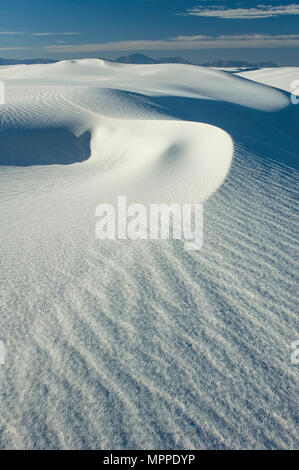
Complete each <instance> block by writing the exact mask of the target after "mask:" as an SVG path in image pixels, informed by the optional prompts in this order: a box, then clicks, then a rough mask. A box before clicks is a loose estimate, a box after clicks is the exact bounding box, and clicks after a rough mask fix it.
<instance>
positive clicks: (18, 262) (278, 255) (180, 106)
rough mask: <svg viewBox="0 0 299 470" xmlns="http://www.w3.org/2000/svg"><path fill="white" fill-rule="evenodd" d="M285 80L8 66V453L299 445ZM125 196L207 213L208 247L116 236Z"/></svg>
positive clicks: (154, 69)
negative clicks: (99, 225)
mask: <svg viewBox="0 0 299 470" xmlns="http://www.w3.org/2000/svg"><path fill="white" fill-rule="evenodd" d="M297 70H298V69H297ZM279 71H280V75H279V74H278V75H279V76H278V75H277V73H278V72H277V70H276V69H275V71H273V75H271V74H270V73H269V74H268V77H267V80H266V79H265V78H264V75H263V71H260V73H261V75H260V76H259V74H258V72H250V73H252V74H253V73H254V75H253V76H250V75H246V77H245V74H243V76H242V77H240V76H235V75H232V74H230V73H225V72H221V71H217V70H213V69H206V68H201V67H195V66H187V65H178V64H176V65H172V64H163V65H160V64H159V65H126V64H116V63H110V62H105V61H102V60H95V59H90V60H77V61H62V62H59V63H55V64H43V65H30V66H9V67H0V79H1V80H3V81H4V82H5V86H6V98H7V101H6V104H5V105H2V106H1V107H0V193H1V202H0V209H1V222H0V225H1V226H0V229H1V245H2V256H1V274H2V276H3V281H4V282H3V284H2V286H1V316H0V339H1V340H2V341H3V342H4V343H5V349H6V361H5V364H4V365H2V366H0V378H1V381H0V383H1V390H0V401H1V411H0V447H1V448H26V449H29V448H33V449H55V448H59V449H63V448H80V449H81V448H82V449H92V448H102V449H116V448H121V449H125V448H129V449H130V448H148V449H163V448H164V449H169V448H175V449H179V448H182V449H191V448H201V449H202V448H205V449H227V448H244V449H245V448H271V449H276V448H283V449H287V448H294V447H296V446H298V434H297V430H296V420H297V415H296V413H297V401H296V399H297V387H298V383H297V376H296V374H297V370H296V366H294V365H293V364H292V363H291V359H290V356H291V342H292V341H293V340H294V339H296V338H297V335H298V320H297V317H296V295H295V294H296V279H297V278H296V275H297V272H298V267H297V265H296V254H297V250H296V228H297V226H298V219H296V186H297V184H298V181H297V179H298V124H299V110H297V107H296V106H294V105H291V104H290V96H289V93H288V92H287V90H288V91H289V89H288V87H287V86H286V83H285V82H286V81H287V80H288V78H286V76H285V74H284V69H281V70H280V69H279ZM285 73H289V72H288V71H285ZM275 74H276V75H275ZM259 82H264V83H259ZM280 82H281V83H282V85H281V87H280V86H279V83H280ZM274 83H275V84H274ZM268 84H269V85H271V86H268ZM274 86H275V87H276V88H273V87H274ZM279 88H281V89H279ZM298 108H299V107H298ZM233 153H234V156H233ZM217 190H218V191H217ZM119 194H126V195H127V197H128V198H129V200H130V201H132V202H143V203H146V204H147V203H150V202H167V203H170V202H201V201H206V202H205V206H204V207H205V209H204V226H205V229H204V246H203V248H202V249H201V250H200V251H199V252H187V251H184V249H183V244H182V243H181V242H180V241H138V242H137V241H135V242H132V241H129V240H122V241H99V240H96V239H95V236H94V229H95V218H94V210H95V207H96V206H97V205H98V204H99V203H100V202H109V201H112V200H114V199H115V197H116V196H117V195H119Z"/></svg>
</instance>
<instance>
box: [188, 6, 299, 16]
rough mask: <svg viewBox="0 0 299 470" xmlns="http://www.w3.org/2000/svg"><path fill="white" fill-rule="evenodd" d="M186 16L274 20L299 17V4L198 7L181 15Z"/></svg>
mask: <svg viewBox="0 0 299 470" xmlns="http://www.w3.org/2000/svg"><path fill="white" fill-rule="evenodd" d="M179 15H184V16H204V17H210V18H222V19H258V18H273V17H277V16H284V15H299V4H295V3H292V4H289V5H279V6H272V5H257V7H254V8H226V7H216V6H211V7H208V8H207V7H202V6H197V7H194V8H189V9H188V10H187V11H186V12H184V13H179Z"/></svg>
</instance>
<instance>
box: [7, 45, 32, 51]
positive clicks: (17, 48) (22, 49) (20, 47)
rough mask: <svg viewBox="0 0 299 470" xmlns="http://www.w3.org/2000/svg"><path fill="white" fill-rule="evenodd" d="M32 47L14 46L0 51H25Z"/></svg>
mask: <svg viewBox="0 0 299 470" xmlns="http://www.w3.org/2000/svg"><path fill="white" fill-rule="evenodd" d="M32 49H33V48H32V47H23V46H16V47H0V51H26V50H32Z"/></svg>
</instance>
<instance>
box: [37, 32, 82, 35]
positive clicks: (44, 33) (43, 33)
mask: <svg viewBox="0 0 299 470" xmlns="http://www.w3.org/2000/svg"><path fill="white" fill-rule="evenodd" d="M31 34H32V36H75V35H77V34H82V33H76V32H71V31H70V32H69V31H66V32H62V33H53V32H41V33H31Z"/></svg>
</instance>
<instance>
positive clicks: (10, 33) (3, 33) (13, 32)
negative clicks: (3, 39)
mask: <svg viewBox="0 0 299 470" xmlns="http://www.w3.org/2000/svg"><path fill="white" fill-rule="evenodd" d="M14 34H25V32H24V31H0V35H14Z"/></svg>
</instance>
